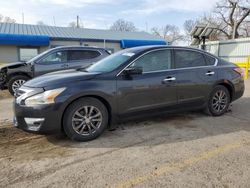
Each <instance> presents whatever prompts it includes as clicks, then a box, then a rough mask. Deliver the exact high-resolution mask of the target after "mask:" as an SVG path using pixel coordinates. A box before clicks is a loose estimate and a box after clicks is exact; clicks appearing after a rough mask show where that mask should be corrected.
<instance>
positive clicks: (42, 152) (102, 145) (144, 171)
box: [0, 80, 250, 188]
mask: <svg viewBox="0 0 250 188" xmlns="http://www.w3.org/2000/svg"><path fill="white" fill-rule="evenodd" d="M11 101H12V99H11V98H9V97H8V96H4V97H0V124H1V125H0V168H1V170H0V187H192V188H193V187H250V81H249V80H248V81H247V82H246V92H245V95H244V97H243V98H241V99H240V100H238V101H236V102H235V103H233V108H232V111H231V112H228V113H227V114H226V115H224V116H222V117H209V116H207V115H205V114H203V113H202V112H191V113H182V114H176V115H171V116H167V115H166V116H161V117H156V118H151V119H147V120H144V121H134V122H128V123H125V124H122V126H120V127H119V128H118V129H117V130H116V131H112V132H111V131H106V132H105V133H104V134H103V135H102V136H101V137H100V138H98V139H97V140H94V141H91V142H86V143H78V142H73V141H71V140H69V139H67V138H66V137H65V136H64V135H50V136H42V135H35V134H30V133H25V132H23V131H21V130H18V129H15V128H13V127H12V123H11V119H12V112H11V111H12V110H11V105H12V104H11Z"/></svg>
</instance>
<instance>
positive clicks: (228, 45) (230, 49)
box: [206, 38, 250, 62]
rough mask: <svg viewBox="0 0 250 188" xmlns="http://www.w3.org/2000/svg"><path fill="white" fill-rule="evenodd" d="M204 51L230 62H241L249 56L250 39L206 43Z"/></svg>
mask: <svg viewBox="0 0 250 188" xmlns="http://www.w3.org/2000/svg"><path fill="white" fill-rule="evenodd" d="M206 50H207V51H208V52H210V53H212V54H214V55H217V56H219V57H221V58H223V59H225V60H227V61H230V62H243V61H246V58H247V57H249V56H250V38H244V39H235V40H227V41H213V42H207V44H206Z"/></svg>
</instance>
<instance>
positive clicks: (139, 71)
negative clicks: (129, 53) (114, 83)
mask: <svg viewBox="0 0 250 188" xmlns="http://www.w3.org/2000/svg"><path fill="white" fill-rule="evenodd" d="M142 72H143V70H142V67H128V68H126V69H125V70H124V73H125V74H126V75H136V74H142Z"/></svg>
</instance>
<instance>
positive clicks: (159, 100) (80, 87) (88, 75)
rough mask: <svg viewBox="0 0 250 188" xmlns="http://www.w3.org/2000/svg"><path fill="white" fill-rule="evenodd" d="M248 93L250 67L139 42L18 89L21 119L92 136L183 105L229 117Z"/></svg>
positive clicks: (41, 128)
mask: <svg viewBox="0 0 250 188" xmlns="http://www.w3.org/2000/svg"><path fill="white" fill-rule="evenodd" d="M243 93H244V79H243V73H242V70H241V69H240V68H239V67H237V66H236V65H234V64H232V63H229V62H226V61H224V60H222V59H220V58H218V57H215V56H213V55H211V54H209V53H207V52H205V51H201V50H198V49H192V48H185V47H167V46H146V47H137V48H131V49H126V50H123V51H120V52H118V53H115V54H113V55H111V56H108V57H107V58H105V59H103V60H101V61H99V62H97V63H96V64H94V65H92V66H90V67H88V68H85V69H84V68H82V69H72V70H67V71H60V72H55V73H51V74H47V75H44V76H41V77H37V78H35V79H33V80H30V81H28V82H26V83H25V84H24V85H23V86H22V87H21V88H20V89H19V90H18V91H17V93H16V99H15V102H14V111H15V117H14V125H15V126H16V127H18V128H20V129H23V130H25V131H31V132H38V133H48V132H51V131H53V132H56V131H61V130H63V131H64V132H65V133H66V134H67V136H68V137H69V138H71V139H73V140H77V141H89V140H93V139H95V138H97V137H98V136H100V135H101V134H102V133H103V131H104V130H105V129H106V128H112V127H113V126H114V124H116V123H117V122H118V121H119V120H120V119H127V118H133V117H136V116H145V117H146V116H147V115H149V114H157V113H159V112H160V113H162V112H164V113H168V112H176V111H180V110H181V111H183V110H204V111H205V112H206V113H207V114H209V115H211V116H221V115H223V114H224V113H225V112H226V111H227V109H228V107H229V105H230V103H232V102H233V101H235V100H236V99H239V98H240V97H241V96H242V95H243Z"/></svg>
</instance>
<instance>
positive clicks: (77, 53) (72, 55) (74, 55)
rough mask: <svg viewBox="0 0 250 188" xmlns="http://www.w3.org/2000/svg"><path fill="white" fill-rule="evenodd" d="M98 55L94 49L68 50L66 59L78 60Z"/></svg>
mask: <svg viewBox="0 0 250 188" xmlns="http://www.w3.org/2000/svg"><path fill="white" fill-rule="evenodd" d="M100 55H101V54H100V52H99V51H95V50H70V51H69V53H68V56H69V57H68V59H69V61H80V60H87V59H94V58H96V57H99V56H100Z"/></svg>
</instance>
